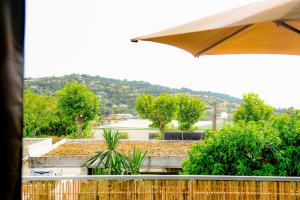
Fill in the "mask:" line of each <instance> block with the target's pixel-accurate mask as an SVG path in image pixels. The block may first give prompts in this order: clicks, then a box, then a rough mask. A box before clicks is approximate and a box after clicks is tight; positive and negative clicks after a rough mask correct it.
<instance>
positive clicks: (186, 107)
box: [176, 94, 205, 131]
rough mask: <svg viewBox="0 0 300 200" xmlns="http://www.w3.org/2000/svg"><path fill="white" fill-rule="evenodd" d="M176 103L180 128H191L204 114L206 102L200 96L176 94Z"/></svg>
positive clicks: (183, 129)
mask: <svg viewBox="0 0 300 200" xmlns="http://www.w3.org/2000/svg"><path fill="white" fill-rule="evenodd" d="M176 103H177V112H176V119H177V120H178V123H179V129H180V130H182V131H185V130H190V129H191V127H192V126H193V125H194V124H195V123H196V122H198V121H199V120H200V119H201V117H203V115H204V110H205V104H204V102H203V101H202V100H201V99H199V98H196V97H189V96H188V95H186V94H179V95H177V96H176Z"/></svg>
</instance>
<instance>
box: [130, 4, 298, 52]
mask: <svg viewBox="0 0 300 200" xmlns="http://www.w3.org/2000/svg"><path fill="white" fill-rule="evenodd" d="M139 40H145V41H153V42H159V43H164V44H168V45H172V46H175V47H178V48H181V49H184V50H186V51H188V52H190V53H191V54H193V55H194V56H200V55H215V54H254V53H255V54H292V55H300V0H261V1H258V2H255V3H253V4H249V5H246V6H242V7H239V8H235V9H232V10H229V11H226V12H223V13H220V14H217V15H213V16H210V17H206V18H203V19H199V20H195V21H192V22H190V23H187V24H183V25H180V26H176V27H173V28H169V29H166V30H163V31H160V32H157V33H153V34H149V35H146V36H142V37H138V38H134V39H132V40H131V41H132V42H137V41H139Z"/></svg>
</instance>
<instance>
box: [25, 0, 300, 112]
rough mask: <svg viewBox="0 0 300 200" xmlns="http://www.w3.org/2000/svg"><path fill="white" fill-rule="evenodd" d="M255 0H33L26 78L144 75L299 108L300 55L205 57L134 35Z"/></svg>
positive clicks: (161, 81)
mask: <svg viewBox="0 0 300 200" xmlns="http://www.w3.org/2000/svg"><path fill="white" fill-rule="evenodd" d="M254 1H255V0H226V1H220V0H185V1H182V0H151V1H146V0H125V1H122V0H28V1H27V21H26V47H25V76H26V77H41V76H52V75H56V76H60V75H64V74H71V73H80V74H90V75H99V76H103V77H110V78H117V79H128V80H143V81H148V82H150V83H155V84H161V85H164V86H170V87H177V88H180V87H188V88H191V89H194V90H210V91H214V92H222V93H226V94H230V95H233V96H236V97H242V95H243V93H245V92H250V91H251V92H256V93H259V94H260V96H261V97H262V98H263V99H264V100H265V101H266V102H268V103H270V104H272V105H274V106H276V107H289V106H294V107H297V108H300V90H299V86H300V78H299V75H300V57H298V56H283V55H233V56H202V57H200V58H194V57H193V56H192V55H191V54H189V53H187V52H185V51H183V50H180V49H178V48H175V47H170V46H167V45H162V44H157V43H151V42H139V43H137V44H136V43H131V42H130V39H131V38H134V37H137V36H142V35H145V34H149V33H152V32H156V31H159V30H161V29H165V28H168V27H171V26H175V25H178V24H181V23H185V22H188V21H191V20H195V19H198V18H201V17H205V16H208V15H211V14H214V13H217V12H219V11H223V10H226V9H229V8H232V7H237V6H239V5H242V4H246V3H249V2H254Z"/></svg>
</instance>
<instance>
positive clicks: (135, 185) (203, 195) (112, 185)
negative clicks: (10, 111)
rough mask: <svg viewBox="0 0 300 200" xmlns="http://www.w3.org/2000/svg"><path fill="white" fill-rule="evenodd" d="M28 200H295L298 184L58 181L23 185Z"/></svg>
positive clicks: (223, 181)
mask: <svg viewBox="0 0 300 200" xmlns="http://www.w3.org/2000/svg"><path fill="white" fill-rule="evenodd" d="M22 199H24V200H27V199H30V200H40V199H41V200H44V199H49V200H50V199H51V200H52V199H54V200H56V199H58V200H61V199H62V200H71V199H72V200H74V199H75V200H77V199H78V200H79V199H80V200H85V199H86V200H100V199H101V200H121V199H128V200H143V199H145V200H160V199H162V200H195V199H203V200H211V199H213V200H215V199H217V200H223V199H229V200H240V199H242V200H252V199H261V200H273V199H274V200H282V199H287V200H294V199H300V183H299V182H296V181H295V182H293V181H291V182H270V181H269V182H263V181H226V180H221V181H220V180H210V181H209V180H88V181H87V180H61V181H24V182H23V183H22Z"/></svg>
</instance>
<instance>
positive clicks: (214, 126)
mask: <svg viewBox="0 0 300 200" xmlns="http://www.w3.org/2000/svg"><path fill="white" fill-rule="evenodd" d="M213 109H214V111H213V123H212V125H213V127H212V129H213V130H214V131H215V130H217V103H216V102H215V103H214V104H213Z"/></svg>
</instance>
